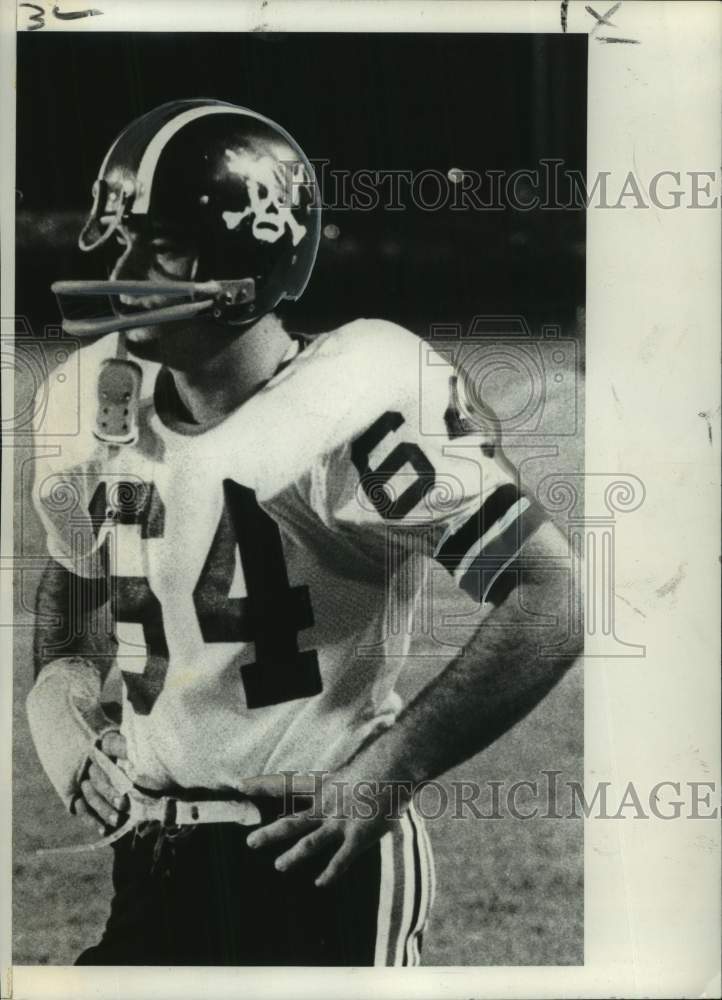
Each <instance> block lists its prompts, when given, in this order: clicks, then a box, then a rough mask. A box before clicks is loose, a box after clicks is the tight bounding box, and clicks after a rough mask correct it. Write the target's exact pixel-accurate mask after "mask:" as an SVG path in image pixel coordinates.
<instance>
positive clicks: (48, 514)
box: [28, 100, 579, 965]
mask: <svg viewBox="0 0 722 1000" xmlns="http://www.w3.org/2000/svg"><path fill="white" fill-rule="evenodd" d="M319 236H320V208H319V202H318V196H317V192H316V189H315V181H314V176H313V171H312V168H311V165H310V163H309V161H308V160H307V158H306V156H305V155H304V153H303V152H302V150H301V149H300V147H299V146H298V145H297V143H296V142H295V141H294V140H293V139H292V138H291V136H290V135H289V134H288V133H287V132H285V131H284V130H283V129H282V128H280V127H279V126H278V125H277V124H275V123H274V122H272V121H270V120H268V119H266V118H264V117H262V116H261V115H259V114H256V113H254V112H252V111H249V110H247V109H244V108H240V107H236V106H233V105H230V104H226V103H223V102H219V101H214V100H185V101H174V102H172V103H169V104H165V105H163V106H162V107H159V108H157V109H155V110H153V111H151V112H149V113H148V114H145V115H143V116H142V117H141V118H139V119H137V120H136V121H134V122H132V123H131V124H130V125H129V126H128V127H127V128H126V129H125V130H124V131H123V132H122V133H121V134H120V135H119V136H118V138H117V139H116V140H115V142H114V143H113V144H112V146H111V147H110V149H109V151H108V153H107V155H106V157H105V159H104V160H103V163H102V165H101V168H100V172H99V174H98V178H97V180H96V182H95V185H94V189H93V206H92V210H91V212H90V216H89V218H88V221H87V223H86V225H85V227H84V228H83V231H82V233H81V234H80V240H79V244H80V247H81V249H83V250H85V251H96V250H97V251H99V252H105V253H106V255H108V256H109V257H110V263H111V267H112V271H111V274H110V279H109V281H99V282H65V281H63V282H58V283H57V285H56V286H55V290H56V293H57V295H58V299H59V301H60V303H61V307H62V309H63V312H64V317H65V319H64V326H65V329H66V330H67V331H68V332H70V333H73V334H75V335H78V336H86V337H88V338H90V343H89V344H88V346H84V347H83V349H82V353H81V358H80V361H81V365H80V372H81V377H80V380H79V383H78V385H77V391H78V405H79V407H80V413H81V415H82V416H83V417H84V418H89V419H86V420H85V422H84V425H83V430H82V431H81V433H80V434H79V435H76V436H74V437H62V438H61V439H59V440H60V441H61V442H62V447H61V448H60V449H58V451H59V454H58V455H57V456H50V457H47V458H45V457H44V458H41V459H39V460H38V464H37V474H36V483H35V490H34V497H35V502H36V505H37V509H38V511H39V514H40V517H41V519H42V522H43V525H44V527H45V529H46V532H47V542H48V550H49V555H50V561H49V563H48V568H47V571H46V572H45V574H44V577H43V580H42V582H41V585H40V587H39V592H38V624H37V629H36V643H35V654H36V682H35V685H34V687H33V689H32V691H31V693H30V695H29V698H28V714H29V720H30V726H31V731H32V734H33V738H34V741H35V745H36V747H37V751H38V754H39V757H40V760H41V762H42V764H43V766H44V768H45V770H46V772H47V774H48V776H49V778H50V780H51V782H52V784H53V785H54V787H55V789H56V790H57V792H58V794H59V795H60V797H61V799H62V801H63V803H64V804H65V806H66V808H67V809H68V810H69V811H70V812H71V813H74V814H75V815H77V816H80V817H86V818H90V819H91V820H92V821H93V822H94V823H95V824H96V825H97V824H98V823H100V824H101V830H102V832H103V833H104V834H105V836H104V838H103V839H102V840H101V841H100V843H101V844H102V843H112V844H113V849H114V852H115V857H114V870H113V884H114V898H113V902H112V907H111V913H110V918H109V920H108V923H107V926H106V929H105V932H104V934H103V937H102V939H101V940H100V942H99V943H98V944H97V945H95V946H93V947H91V948H89V949H88V950H87V951H86V952H84V953H83V955H81V956H80V958H79V959H78V962H79V963H83V964H138V965H146V964H170V965H172V964H186V963H190V964H237V965H242V964H248V965H263V964H268V965H284V964H296V965H314V964H319V965H323V964H343V965H372V964H376V965H411V964H415V963H417V962H418V961H419V956H420V946H421V939H422V935H423V931H424V927H425V925H426V921H427V917H428V913H429V910H430V908H431V904H432V899H433V892H434V887H433V863H432V858H431V852H430V848H429V840H428V836H427V833H426V831H425V829H424V826H423V823H422V822H421V820H420V817H419V816H418V813H417V812H416V811H415V809H414V805H413V795H414V792H415V791H416V790H417V789H418V788H419V786H420V785H421V784H422V783H423V782H424V781H427V780H429V779H432V778H434V777H436V776H438V775H441V774H442V773H444V772H445V771H447V770H448V769H449V768H451V767H453V766H454V765H456V764H458V763H459V762H461V761H463V760H465V759H467V758H468V757H470V756H471V755H473V754H475V753H477V752H479V751H480V750H482V749H483V748H484V747H486V746H488V745H489V744H490V743H491V742H492V741H493V740H495V739H496V738H497V737H498V736H499V735H501V734H502V733H504V732H505V731H506V730H508V729H509V728H510V727H511V726H513V725H514V724H515V723H516V722H517V721H518V720H519V719H520V718H521V717H522V716H524V715H525V714H526V713H527V712H528V711H529V710H530V709H531V708H532V707H533V706H534V705H535V704H536V703H537V702H539V701H540V699H541V698H542V697H543V696H544V695H545V694H546V693H547V692H548V691H549V690H550V688H551V687H552V686H553V685H554V684H555V683H556V682H557V681H558V680H559V678H560V677H561V676H562V674H563V673H564V671H565V670H566V669H567V668H568V667H569V666H570V664H571V662H572V660H573V654H574V653H576V652H578V651H579V650H578V648H574V647H572V646H570V644H569V642H567V643H566V645H564V646H563V647H562V646H560V647H559V649H560V651H559V653H558V654H555V653H554V650H553V648H552V647H553V646H554V639H553V637H552V636H550V630H549V622H550V621H556V620H557V619H561V620H562V621H563V622H565V621H566V615H565V614H564V612H565V611H566V608H567V603H568V600H569V592H568V589H569V584H568V582H567V576H565V574H563V573H560V572H558V568H559V566H560V565H561V566H562V567H564V566H567V564H568V558H569V557H568V552H567V549H566V543H565V541H564V540H563V538H562V536H561V535H560V533H559V532H558V531H557V530H556V528H554V527H553V526H552V524H551V523H549V522H548V521H546V520H545V519H544V517H543V514H542V512H541V511H540V510H539V509H538V508H537V506H536V505H535V503H534V502H533V501H532V499H531V498H530V497H529V496H527V495H525V493H524V491H523V489H522V488H521V486H520V483H519V482H518V477H517V476H516V474H515V472H514V470H513V469H512V468H511V467H510V466H509V465H508V463H506V462H505V461H504V460H503V458H502V456H501V453H500V452H499V451H498V448H497V443H496V442H495V441H494V439H493V438H494V436H493V434H491V433H488V432H486V431H484V430H483V429H480V428H479V427H477V426H476V425H475V424H474V423H473V421H470V420H469V419H468V415H467V418H466V419H465V417H464V414H463V412H462V411H461V409H460V400H459V393H458V391H457V383H456V378H455V375H454V373H453V371H451V370H450V368H449V366H448V364H446V363H445V362H444V361H443V359H442V358H441V357H439V356H438V355H436V356H435V357H434V363H433V364H425V365H424V367H423V373H422V374H420V373H421V368H420V358H421V355H420V353H419V349H420V346H422V345H421V342H420V341H419V340H417V338H416V337H415V336H413V335H412V334H410V333H409V332H407V331H406V330H404V329H402V328H400V327H398V326H396V325H394V324H392V323H389V322H385V321H383V320H371V319H363V320H357V321H355V322H352V323H349V324H348V325H346V326H343V327H341V328H340V329H338V330H336V331H334V332H332V333H330V334H324V335H322V336H318V337H316V338H314V339H312V340H310V341H306V340H303V339H300V338H295V337H292V336H290V335H289V333H288V332H287V331H286V329H285V327H284V325H283V323H282V322H281V320H280V319H279V317H278V315H277V307H278V305H279V303H280V302H281V301H282V300H283V299H296V298H298V297H299V295H300V294H301V293H302V291H303V289H304V287H305V285H306V283H307V281H308V279H309V277H310V274H311V271H312V268H313V265H314V261H315V257H316V252H317V248H318V242H319ZM66 375H67V377H71V374H70V370H69V369H68V372H67V373H66ZM49 406H50V411H49V413H48V426H52V427H53V428H54V429H56V430H57V431H58V432H61V431H62V428H63V426H64V424H67V423H68V421H69V420H70V418H71V417H73V418H76V415H75V414H70V413H68V412H67V410H66V409H65V410H64V408H63V404H62V402H61V401H60V400H58V399H54V397H53V395H52V393H51V394H50V404H49ZM432 560H436V561H437V563H438V564H439V565H440V566H442V567H444V570H445V571H446V572H447V573H450V574H451V576H452V577H453V579H454V580H455V581H456V583H457V584H458V586H459V588H461V589H462V590H464V591H466V592H467V593H469V594H471V595H472V596H473V597H474V598H475V600H477V601H483V602H485V603H486V604H488V605H489V607H490V608H491V610H490V612H489V615H488V617H487V618H486V619H485V622H486V623H485V625H484V626H482V627H480V628H479V629H478V630H477V632H476V635H475V637H474V639H473V640H472V641H471V643H470V644H469V645H468V646H467V647H466V648H465V649H464V650H463V654H462V655H459V656H457V657H455V658H454V659H453V660H452V662H451V663H450V664H449V665H448V666H447V667H446V668H445V669H444V670H443V671H442V672H440V674H439V675H438V677H436V679H435V680H433V681H432V682H431V683H430V684H428V686H426V687H425V688H424V689H423V690H422V691H421V692H420V693H419V694H418V696H417V697H416V698H414V699H413V701H412V702H411V703H410V704H409V705H407V706H406V707H405V708H402V706H401V702H400V699H399V697H398V695H397V694H396V692H395V685H396V681H397V678H398V676H399V673H400V670H401V668H402V667H403V664H404V656H405V654H406V653H407V650H408V638H404V635H406V634H407V633H408V631H409V630H408V629H401V635H399V630H398V629H396V628H395V627H394V623H393V622H392V618H394V616H396V620H404V619H406V618H408V616H410V615H411V614H412V612H413V606H414V600H415V599H416V597H417V594H418V591H419V588H420V587H421V586H422V581H423V579H424V577H423V574H421V573H419V572H417V568H418V567H419V566H420V565H422V564H431V561H432ZM550 566H551V567H557V571H556V572H550V571H549V567H550ZM522 609H524V612H525V613H524V614H522ZM550 616H551V617H550ZM542 622H543V623H544V626H545V627H544V628H542V627H540V625H539V624H537V623H542ZM552 632H553V630H552ZM542 646H544V647H546V648H545V655H542V654H541V652H540V649H541V647H542ZM113 664H116V665H117V667H118V668H119V670H120V673H121V674H122V679H123V699H122V702H123V703H122V711H121V713H120V717H118V715H117V714H115V713H112V712H110V710H109V709H108V707H107V705H106V704H105V703H104V700H103V698H104V696H103V687H104V683H105V681H106V678H107V676H108V674H109V672H110V669H111V667H112V665H113Z"/></svg>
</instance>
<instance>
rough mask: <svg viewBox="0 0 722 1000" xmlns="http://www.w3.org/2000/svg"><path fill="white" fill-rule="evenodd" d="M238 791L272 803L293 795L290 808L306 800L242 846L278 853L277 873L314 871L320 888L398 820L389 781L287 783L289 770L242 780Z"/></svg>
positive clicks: (311, 777) (310, 777)
mask: <svg viewBox="0 0 722 1000" xmlns="http://www.w3.org/2000/svg"><path fill="white" fill-rule="evenodd" d="M239 791H241V792H243V793H244V794H245V795H253V796H270V797H272V798H277V799H284V798H285V799H288V796H289V793H292V796H293V803H294V804H298V803H299V802H304V800H305V801H306V802H310V805H308V807H307V808H303V809H302V810H301V811H299V812H293V813H289V814H287V815H284V816H282V817H281V818H280V819H277V820H275V821H273V822H271V823H268V824H267V825H266V826H263V827H261V828H260V829H259V830H255V831H254V832H253V833H252V834H250V836H249V837H248V841H247V843H248V846H249V847H252V848H267V849H274V848H276V849H278V850H279V851H280V853H279V854H278V856H277V857H276V860H275V866H276V868H277V869H278V870H279V871H283V872H285V871H292V870H295V869H301V868H304V869H305V868H315V874H316V877H315V884H316V885H317V886H320V887H323V886H328V885H331V884H332V883H333V882H335V881H336V879H338V877H339V876H340V875H341V874H342V873H343V872H344V871H345V870H346V869H347V868H348V866H349V865H350V864H351V863H352V862H353V861H354V860H355V859H356V858H357V857H358V856H359V855H360V854H362V853H363V852H364V851H365V850H367V849H368V848H369V847H371V846H372V845H373V844H375V843H376V842H377V841H378V840H379V839H380V838H381V837H382V836H383V835H384V834H385V833H386V832H387V831H388V830H389V829H391V827H392V825H393V824H394V823H395V822H397V820H398V817H399V806H398V801H399V800H398V796H396V797H395V796H394V792H393V790H392V789H391V788H390V786H389V785H388V783H386V784H381V783H378V782H371V781H368V780H361V781H358V780H355V779H354V778H353V777H352V775H350V774H345V773H344V772H343V771H339V772H336V773H326V772H316V773H315V774H313V773H312V774H293V778H292V779H291V775H290V774H289V773H288V772H287V773H285V774H264V775H259V776H258V777H255V778H246V779H244V780H243V781H242V782H241V783H240V784H239ZM394 801H396V806H395V807H394ZM402 801H403V800H402ZM404 805H405V802H404ZM283 848H285V850H284V849H283ZM319 869H320V874H319Z"/></svg>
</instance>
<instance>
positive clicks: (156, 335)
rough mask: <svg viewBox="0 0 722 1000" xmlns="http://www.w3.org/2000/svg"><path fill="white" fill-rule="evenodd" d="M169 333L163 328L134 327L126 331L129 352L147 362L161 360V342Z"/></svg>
mask: <svg viewBox="0 0 722 1000" xmlns="http://www.w3.org/2000/svg"><path fill="white" fill-rule="evenodd" d="M166 334H167V331H166V330H165V329H164V328H163V326H134V327H131V328H130V329H129V330H126V331H125V342H126V344H127V346H128V350H129V351H130V352H131V353H132V354H135V355H137V356H138V357H139V358H142V359H143V360H146V361H155V360H159V358H160V355H161V340H162V338H163V337H164V336H166Z"/></svg>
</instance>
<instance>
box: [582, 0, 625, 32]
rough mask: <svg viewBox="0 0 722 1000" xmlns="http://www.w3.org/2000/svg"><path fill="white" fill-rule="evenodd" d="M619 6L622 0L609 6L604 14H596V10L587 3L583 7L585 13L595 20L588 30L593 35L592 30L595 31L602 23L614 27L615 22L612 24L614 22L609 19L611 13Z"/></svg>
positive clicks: (607, 26)
mask: <svg viewBox="0 0 722 1000" xmlns="http://www.w3.org/2000/svg"><path fill="white" fill-rule="evenodd" d="M621 6H622V0H619V3H615V4H614V6H613V7H610V8H609V10H608V11H607V12H606V14H601V15H600V14H597V12H596V10H595V9H594V8H593V7H590V6H589V4H587V5H586V6H585V7H584V9H585V11H586V12H587V14H591V15H592V17H593V18H595V20H596V22H597V23H596V24H595V25H594V27H593V28H592V30H591V31H590V34H591V35H593V34H594V32H595V31H597V29H598V28H600V27H601V26H602V25H604V26H605V27H606V28H616V24H614V22H613V21H610V20H609V19H610V18H611V16H612V14H616V12H617V11H618V10H619V8H620V7H621Z"/></svg>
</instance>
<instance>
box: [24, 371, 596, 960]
mask: <svg viewBox="0 0 722 1000" xmlns="http://www.w3.org/2000/svg"><path fill="white" fill-rule="evenodd" d="M501 388H502V389H503V388H504V387H501ZM552 402H553V401H552ZM551 419H552V423H553V422H554V413H553V411H552V413H551ZM580 452H581V439H580V438H579V437H578V436H577V437H576V438H573V439H567V440H566V443H564V441H562V447H561V448H560V450H559V457H558V463H559V465H558V467H561V468H565V467H566V468H572V469H576V468H579V464H580V458H579V456H580ZM16 455H17V459H18V462H17V468H18V472H19V471H20V468H21V466H22V463H23V461H24V460H25V459H26V458H27V457H28V453H27V452H26V451H25V450H24V449H23V448H21V447H18V448H17V449H16ZM554 464H555V466H556V465H557V461H556V460H555V463H554ZM544 471H548V470H547V469H546V468H545V469H543V470H539V471H538V475H541V474H542V473H543V472H544ZM17 495H18V513H20V512H22V513H23V515H24V525H23V545H22V555H24V556H28V555H36V554H38V553H39V552H40V551H41V550H42V544H41V541H40V537H39V526H38V525H37V522H36V521H35V519H34V516H33V514H32V512H30V511H29V509H28V501H27V499H26V497H25V496H23V494H22V493H21V492H20V491H19V490H18V493H17ZM36 583H37V570H34V569H32V568H30V569H25V570H20V569H19V570H18V573H17V578H16V609H17V617H16V632H15V663H14V731H13V741H14V757H13V768H14V770H13V774H14V779H13V838H14V840H13V851H14V878H13V962H14V964H18V965H24V964H50V965H63V964H68V963H72V962H73V960H74V959H75V957H76V956H77V955H78V953H79V952H80V951H81V950H82V949H83V948H85V947H87V946H88V945H90V944H92V943H94V942H95V941H96V940H97V939H98V937H99V936H100V933H101V931H102V927H103V924H104V922H105V919H106V917H107V914H108V911H109V903H110V895H111V884H110V863H111V852H110V850H104V851H100V852H97V853H94V854H91V853H88V854H80V855H70V856H60V857H50V858H38V857H36V856H34V853H33V852H34V851H35V849H36V848H38V847H41V846H51V845H56V844H68V843H73V842H81V841H84V840H86V839H87V836H88V831H87V830H86V828H85V827H83V826H82V825H80V824H79V823H78V821H77V820H74V819H73V818H72V817H70V816H68V815H66V814H65V813H64V811H63V808H62V806H61V804H60V802H59V800H58V799H57V797H56V795H55V792H54V791H53V790H52V788H51V786H50V784H49V783H48V781H47V779H46V778H45V775H44V774H43V772H42V770H41V768H40V765H39V763H38V761H37V758H36V756H35V751H34V749H33V747H32V744H31V740H30V734H29V731H28V726H27V721H26V718H25V707H24V703H25V697H26V695H27V692H28V690H29V687H30V684H31V681H32V663H31V655H30V645H31V637H32V613H31V611H30V610H29V609H31V608H32V599H33V592H34V587H35V585H36ZM453 600H454V599H453V598H452V597H451V596H450V595H448V594H447V595H446V596H443V595H442V597H441V598H440V601H439V602H438V604H437V606H436V608H435V615H436V616H441V617H442V618H443V616H444V615H445V614H446V613H448V611H449V610H450V608H451V607H452V601H453ZM436 620H437V623H438V622H439V621H440V620H441V619H440V618H439V617H437V618H436ZM438 634H439V635H440V636H441V637H443V638H445V639H447V640H449V639H452V640H453V641H454V642H455V643H463V639H464V630H463V629H461V628H456V629H454V630H453V631H452V630H449V629H448V628H447V629H444V628H443V627H440V628H439V630H438ZM424 651H426V652H427V653H428V652H429V648H428V640H426V645H424V643H423V642H422V643H421V645H420V646H418V647H417V652H424ZM442 665H443V661H442V660H441V659H440V658H438V657H431V656H418V657H414V658H412V659H411V660H410V661H409V665H408V667H407V669H406V671H405V673H404V675H403V678H402V690H403V693H405V694H407V695H408V694H410V693H412V692H413V691H414V690H415V689H417V688H418V687H419V686H421V685H422V684H423V683H425V682H426V680H428V679H429V677H430V676H432V675H433V673H434V672H436V671H438V670H439V669H440V668H441V666H442ZM582 696H583V691H582V681H581V669H580V667H579V666H576V667H574V668H573V669H572V670H571V671H570V673H569V674H568V675H567V676H566V678H565V679H564V681H563V682H562V683H561V684H560V685H559V686H558V687H557V689H556V690H555V691H553V692H552V694H551V695H549V696H548V697H547V699H546V700H545V701H544V702H543V703H542V704H541V705H540V706H539V707H538V708H537V709H536V710H535V711H534V712H533V713H532V714H531V715H530V716H529V717H528V718H527V719H525V720H524V721H523V722H522V723H521V724H519V725H518V726H517V727H516V728H515V729H514V730H513V731H512V732H511V733H509V734H507V735H506V736H505V737H503V738H502V739H500V740H499V741H498V742H497V743H496V744H494V745H493V746H492V747H491V748H489V750H487V751H486V752H485V753H484V754H482V755H479V756H478V757H476V758H474V759H472V760H470V761H468V762H467V763H466V764H464V765H463V766H462V767H459V768H457V769H456V770H455V771H454V772H452V773H450V774H449V775H447V776H446V778H445V780H446V783H447V785H448V783H449V782H451V781H454V780H456V781H461V780H465V781H472V780H473V781H477V782H481V783H486V782H489V781H502V782H506V783H507V784H511V783H512V782H514V781H516V780H529V781H539V782H540V783H541V782H542V781H543V779H542V771H543V770H545V769H554V770H558V771H560V772H562V773H561V775H560V777H559V782H560V784H561V783H563V782H565V781H581V780H582V777H583V774H582V751H583V697H582ZM519 801H520V805H521V806H522V807H523V808H526V804H525V803H524V801H523V799H522V798H521V797H520V800H519ZM561 803H562V804H561V810H560V811H562V812H564V811H565V809H564V804H563V803H564V800H563V798H562V800H561ZM537 804H538V805H539V807H540V810H542V811H543V808H544V802H543V800H540V801H539V802H538V803H537ZM433 806H434V802H431V803H430V805H429V806H427V809H432V808H433ZM484 811H485V812H486V813H488V812H489V805H488V802H487V803H486V804H485V805H484ZM502 815H503V818H501V819H476V818H474V817H473V816H470V817H469V818H466V819H458V818H456V819H455V818H453V816H452V815H448V814H447V815H444V816H443V817H441V818H439V819H437V820H429V821H428V828H429V831H430V835H431V839H432V843H433V846H434V849H435V854H436V861H437V875H438V890H437V901H436V905H435V909H434V913H433V916H432V924H431V926H430V928H429V930H428V933H427V934H426V935H425V938H424V955H423V962H424V964H425V965H576V964H582V962H583V839H582V822H581V821H580V820H569V819H564V820H562V819H543V818H539V819H534V820H520V819H515V818H513V817H512V816H511V815H509V814H508V813H507V812H506V810H504V809H502Z"/></svg>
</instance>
